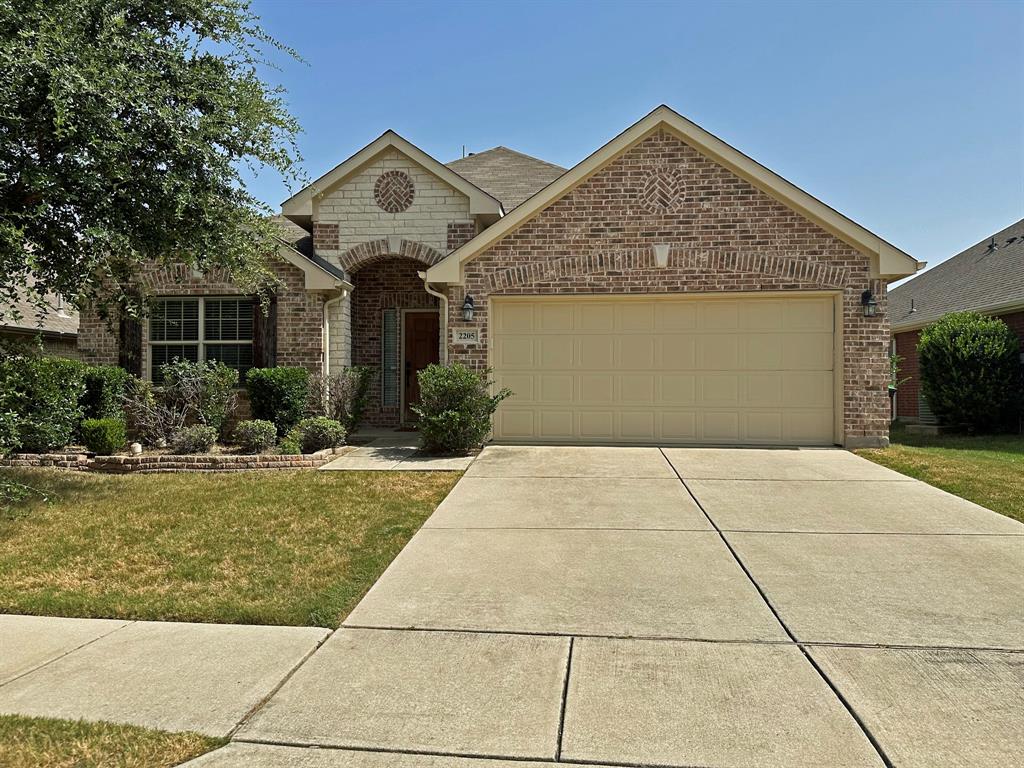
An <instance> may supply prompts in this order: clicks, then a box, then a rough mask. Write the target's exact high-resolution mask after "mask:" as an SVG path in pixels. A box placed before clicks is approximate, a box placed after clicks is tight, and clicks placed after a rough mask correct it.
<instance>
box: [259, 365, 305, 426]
mask: <svg viewBox="0 0 1024 768" xmlns="http://www.w3.org/2000/svg"><path fill="white" fill-rule="evenodd" d="M245 386H246V389H248V391H249V406H250V408H251V409H252V415H253V418H255V419H264V420H266V421H272V422H274V426H275V427H277V434H278V435H279V436H282V435H285V434H287V433H288V431H289V430H290V429H291V428H292V427H294V426H295V425H296V424H298V423H299V420H300V419H301V418H302V416H303V413H304V412H305V409H306V401H307V399H308V398H309V371H307V370H306V369H305V368H252V369H250V370H249V372H248V373H247V374H246V376H245Z"/></svg>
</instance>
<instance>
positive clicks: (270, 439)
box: [235, 419, 277, 453]
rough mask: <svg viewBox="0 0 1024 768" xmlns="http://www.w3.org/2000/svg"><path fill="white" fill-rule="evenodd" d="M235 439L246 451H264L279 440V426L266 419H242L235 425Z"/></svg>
mask: <svg viewBox="0 0 1024 768" xmlns="http://www.w3.org/2000/svg"><path fill="white" fill-rule="evenodd" d="M235 440H236V441H237V442H238V444H239V445H240V446H241V447H242V450H243V451H245V452H246V453H264V452H265V451H267V450H268V449H269V448H272V447H273V446H274V443H275V442H277V427H275V426H274V423H273V422H272V421H266V420H264V419H252V420H250V421H240V422H238V425H237V426H236V427H235Z"/></svg>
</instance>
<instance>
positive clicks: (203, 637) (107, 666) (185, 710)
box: [0, 615, 330, 737]
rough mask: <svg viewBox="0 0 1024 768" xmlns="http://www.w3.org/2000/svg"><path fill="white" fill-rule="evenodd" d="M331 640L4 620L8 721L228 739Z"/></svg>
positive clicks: (2, 705) (2, 686)
mask: <svg viewBox="0 0 1024 768" xmlns="http://www.w3.org/2000/svg"><path fill="white" fill-rule="evenodd" d="M329 634H330V633H329V632H328V630H325V629H317V628H314V627H259V626H233V625H226V624H185V623H170V622H166V623H165V622H147V621H106V620H103V619H60V618H47V617H37V616H8V615H0V713H3V714H19V715H34V716H39V717H57V718H65V719H70V720H78V719H84V720H107V721H111V722H115V723H130V724H133V725H142V726H147V727H150V728H158V729H162V730H168V731H197V732H199V733H203V734H206V735H208V736H217V737H225V736H229V735H230V734H231V733H232V731H233V730H234V729H235V728H236V727H237V726H238V725H239V724H240V723H241V722H242V721H243V720H244V719H245V717H246V716H247V715H248V714H249V713H250V712H251V711H253V709H255V708H256V707H257V706H259V705H260V704H261V703H262V702H263V701H264V700H265V699H266V698H267V697H268V696H269V695H270V694H271V693H273V692H274V690H276V688H277V687H278V686H279V685H280V684H281V683H282V682H283V681H284V680H285V678H287V676H288V675H289V674H290V673H291V672H292V671H293V670H295V669H296V668H297V667H298V666H299V665H300V664H301V663H302V662H303V661H304V660H305V659H306V658H308V657H309V655H310V654H311V653H312V652H313V651H315V650H316V649H317V648H318V647H319V646H320V644H321V643H322V642H323V641H324V640H325V639H326V638H327V636H328V635H329Z"/></svg>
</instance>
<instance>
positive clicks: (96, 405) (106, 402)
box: [81, 365, 132, 419]
mask: <svg viewBox="0 0 1024 768" xmlns="http://www.w3.org/2000/svg"><path fill="white" fill-rule="evenodd" d="M131 378H132V375H131V374H130V373H128V371H126V370H125V369H124V368H121V367H119V366H116V365H89V366H86V368H85V392H84V393H83V395H82V399H81V405H82V415H83V416H84V417H85V418H87V419H117V418H120V417H121V416H122V415H123V409H124V397H125V393H126V392H127V390H128V382H129V380H130V379H131Z"/></svg>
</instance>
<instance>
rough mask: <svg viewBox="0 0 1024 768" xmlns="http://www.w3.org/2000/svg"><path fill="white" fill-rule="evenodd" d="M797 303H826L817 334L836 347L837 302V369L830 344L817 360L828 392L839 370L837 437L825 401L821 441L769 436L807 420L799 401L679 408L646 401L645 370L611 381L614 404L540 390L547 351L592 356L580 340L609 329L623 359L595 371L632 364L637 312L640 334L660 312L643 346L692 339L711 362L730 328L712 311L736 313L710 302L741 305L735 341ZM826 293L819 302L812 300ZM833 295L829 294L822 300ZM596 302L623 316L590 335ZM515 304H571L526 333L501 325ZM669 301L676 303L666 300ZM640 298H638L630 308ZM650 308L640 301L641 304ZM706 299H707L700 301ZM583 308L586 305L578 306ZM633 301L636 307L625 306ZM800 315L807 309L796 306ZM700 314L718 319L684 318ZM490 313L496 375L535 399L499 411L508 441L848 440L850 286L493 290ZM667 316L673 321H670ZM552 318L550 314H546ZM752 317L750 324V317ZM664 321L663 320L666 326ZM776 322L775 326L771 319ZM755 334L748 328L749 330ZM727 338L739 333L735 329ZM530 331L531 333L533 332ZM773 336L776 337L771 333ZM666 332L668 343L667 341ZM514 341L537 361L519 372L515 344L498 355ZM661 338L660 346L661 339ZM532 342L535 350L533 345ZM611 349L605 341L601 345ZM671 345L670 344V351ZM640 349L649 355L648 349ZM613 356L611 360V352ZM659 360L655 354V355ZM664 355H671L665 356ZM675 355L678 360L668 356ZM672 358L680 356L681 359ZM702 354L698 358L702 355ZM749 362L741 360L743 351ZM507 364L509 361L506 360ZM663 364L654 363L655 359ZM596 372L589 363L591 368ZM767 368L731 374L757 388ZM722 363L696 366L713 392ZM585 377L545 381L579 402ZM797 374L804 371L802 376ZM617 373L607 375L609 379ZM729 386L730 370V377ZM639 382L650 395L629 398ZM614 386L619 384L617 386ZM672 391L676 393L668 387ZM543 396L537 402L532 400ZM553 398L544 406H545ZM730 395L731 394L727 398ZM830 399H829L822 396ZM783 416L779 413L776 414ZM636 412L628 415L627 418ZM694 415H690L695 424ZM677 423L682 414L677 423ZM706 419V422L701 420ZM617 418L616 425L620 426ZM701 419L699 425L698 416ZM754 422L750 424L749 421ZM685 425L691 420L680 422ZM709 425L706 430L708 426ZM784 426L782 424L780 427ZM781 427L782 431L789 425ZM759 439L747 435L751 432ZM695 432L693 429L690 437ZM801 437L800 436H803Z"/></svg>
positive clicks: (817, 435) (656, 372) (499, 430)
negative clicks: (628, 339)
mask: <svg viewBox="0 0 1024 768" xmlns="http://www.w3.org/2000/svg"><path fill="white" fill-rule="evenodd" d="M786 299H790V300H796V301H802V303H801V305H800V306H801V307H807V308H813V307H814V305H815V304H817V307H818V308H819V311H818V312H817V314H818V315H819V322H821V323H822V325H821V327H819V328H816V329H814V330H812V331H810V332H812V333H814V334H815V335H816V336H818V337H819V338H818V343H819V344H821V345H827V344H828V341H827V340H826V339H824V338H822V336H823V334H825V333H826V332H827V331H826V330H825V325H824V323H825V322H826V317H827V312H828V305H829V304H831V309H832V312H831V318H828V319H830V320H831V324H832V327H831V337H832V338H831V352H832V358H831V361H830V362H831V370H830V371H829V370H827V369H826V367H825V365H826V362H825V361H826V360H827V358H826V357H825V355H827V347H826V348H823V347H819V348H818V349H819V352H820V353H821V357H820V359H821V360H822V362H820V363H814V365H816V366H820V368H817V369H815V370H816V371H817V372H818V373H819V374H821V377H819V380H818V384H820V385H821V386H822V387H823V388H824V389H823V390H820V391H821V392H822V394H823V396H825V394H826V391H827V389H828V381H827V375H830V376H831V392H830V393H827V394H829V395H830V396H831V403H830V404H829V405H828V408H829V410H830V411H831V419H830V421H831V434H830V435H829V430H828V422H822V421H821V419H822V418H823V417H824V418H826V419H827V418H828V414H826V413H824V412H823V409H824V408H825V407H826V406H825V405H823V404H819V405H818V406H816V410H817V413H815V414H804V416H806V417H807V419H810V420H813V419H814V418H818V419H819V421H818V422H817V423H818V426H817V427H815V428H813V430H812V431H810V432H806V433H805V434H807V435H810V434H813V435H814V437H813V438H807V437H805V436H803V435H800V434H798V431H797V430H788V437H787V436H784V437H783V438H782V439H768V438H767V437H766V436H768V435H772V434H783V433H784V432H787V429H786V427H785V426H784V425H783V423H784V422H786V421H787V420H788V421H789V422H790V423H795V421H794V420H796V419H797V418H798V411H799V410H801V409H797V408H786V407H781V406H780V407H766V408H759V407H757V406H752V405H751V404H750V403H749V402H747V403H746V404H745V405H743V406H742V407H740V406H739V405H735V406H733V407H731V408H730V407H728V406H727V405H723V406H721V407H718V406H714V405H707V404H704V405H700V404H695V405H692V406H687V405H678V406H674V407H673V406H668V405H665V401H664V399H661V400H660V403H661V404H660V405H659V404H653V403H652V404H647V405H644V404H643V403H641V400H642V399H643V398H644V397H647V392H649V391H650V386H651V385H650V384H649V383H647V385H646V388H645V386H644V384H645V382H644V375H643V374H642V375H638V376H634V377H632V378H627V377H628V374H626V375H625V376H624V375H621V374H617V375H616V376H615V383H614V384H613V385H612V384H609V383H607V382H605V383H604V384H603V386H605V388H606V389H607V387H609V386H614V394H610V395H607V397H608V398H611V399H610V400H606V402H607V403H608V405H607V407H605V406H603V405H598V406H592V405H590V404H589V403H588V404H587V405H582V406H581V405H579V404H578V402H577V404H571V403H570V404H567V405H565V406H560V405H558V404H557V403H556V404H555V405H552V400H551V399H550V398H549V397H546V396H545V397H541V396H539V395H537V394H534V393H533V390H534V389H537V388H538V387H540V374H539V369H531V368H529V367H528V366H530V365H538V364H539V363H537V362H536V361H537V360H539V359H540V358H541V356H542V355H544V356H546V357H547V358H548V359H549V360H550V359H552V358H553V356H556V357H557V356H558V355H559V354H564V353H565V351H567V350H569V349H570V348H571V350H572V352H571V353H572V354H574V355H579V356H580V357H579V359H583V357H582V355H583V354H584V352H583V351H582V347H581V346H580V345H582V344H584V343H586V342H585V341H584V337H586V338H593V339H597V338H601V337H606V336H609V335H610V336H612V337H613V339H615V338H616V337H619V338H618V340H617V341H614V340H613V342H612V345H613V346H614V347H615V351H614V352H608V353H606V354H614V356H615V357H614V363H613V364H612V365H609V367H608V368H605V369H603V370H595V371H594V373H595V374H602V373H604V374H609V373H612V372H614V371H617V370H626V369H625V368H623V367H621V366H622V361H623V359H624V357H623V351H624V350H625V351H626V353H627V354H628V352H629V348H630V347H631V346H632V345H626V346H624V345H623V343H622V342H623V341H624V339H623V338H621V337H622V336H625V335H629V334H630V328H629V327H628V323H629V322H630V320H629V318H631V317H636V318H638V319H640V320H641V321H642V322H641V323H640V324H638V325H637V326H636V327H637V328H640V330H637V331H635V333H636V334H637V335H638V336H639V337H640V338H645V337H646V336H647V334H645V333H644V328H643V322H646V320H645V318H646V317H648V316H650V317H651V318H652V320H651V323H654V325H650V326H649V327H650V328H652V329H658V330H652V332H651V336H653V338H652V339H651V340H650V341H651V343H650V344H647V345H639V346H640V347H645V346H646V347H648V348H650V349H651V350H655V351H652V352H651V353H650V354H651V355H655V356H661V357H664V356H665V355H666V354H667V352H665V353H663V352H662V351H661V350H662V347H663V346H664V345H665V343H666V342H667V341H669V340H670V339H671V340H672V341H673V343H676V342H678V343H684V342H686V341H687V340H688V341H689V342H692V344H693V345H695V346H694V349H696V348H697V346H700V349H701V350H703V351H702V352H701V355H702V356H703V357H702V359H704V360H707V359H708V355H711V356H713V355H714V349H715V348H717V346H718V344H719V343H720V342H718V341H716V342H715V343H714V344H712V343H711V336H712V335H714V334H717V333H720V332H723V331H722V329H717V328H715V327H714V325H713V323H711V321H710V320H705V319H704V318H714V317H715V316H717V315H722V316H723V317H724V316H727V315H728V314H729V311H730V310H729V305H728V304H719V305H717V306H716V305H713V304H708V302H724V303H731V307H732V308H733V309H734V310H735V312H736V313H737V317H742V318H745V322H746V323H747V325H748V326H750V327H748V328H740V327H737V328H735V338H736V339H737V340H741V339H742V338H743V337H744V335H750V332H758V331H757V330H756V329H755V328H754V326H753V325H751V324H752V323H754V322H755V320H756V321H757V322H758V323H759V322H760V318H761V317H762V316H763V317H765V318H766V319H769V320H770V319H771V317H772V309H773V308H774V309H775V310H777V314H778V316H779V317H780V318H782V317H784V316H789V315H790V314H793V313H790V312H788V310H790V309H792V308H793V305H789V306H788V307H786V306H785V300H786ZM814 299H818V300H819V301H818V302H814V301H812V300H814ZM780 300H783V301H782V304H780ZM822 300H823V301H822ZM587 303H596V304H604V305H609V304H610V305H614V308H612V309H609V308H608V307H601V308H600V309H598V308H595V310H596V311H594V312H589V313H588V314H589V315H591V316H594V317H601V315H602V313H605V314H607V313H609V312H610V313H612V315H613V316H614V319H613V320H603V321H602V322H605V323H608V322H611V323H613V324H614V327H612V328H611V329H610V330H609V331H608V332H595V331H593V330H591V331H590V332H589V333H587V332H586V331H584V330H582V329H581V328H578V327H577V325H579V324H580V323H581V319H580V318H581V317H582V313H583V312H584V309H583V308H582V307H583V306H584V305H586V304H587ZM515 304H561V305H565V306H564V307H562V308H553V309H552V310H550V311H549V312H546V313H545V317H548V316H550V317H553V318H556V320H555V325H556V328H555V332H554V333H543V332H538V331H536V330H535V329H534V328H533V326H532V323H533V320H532V319H531V320H530V321H529V322H530V323H531V326H530V328H529V329H527V330H523V331H522V332H521V333H520V334H518V335H519V336H520V338H519V339H516V338H514V337H515V336H516V335H517V334H516V333H515V332H514V331H509V330H508V329H507V328H504V329H503V328H502V327H501V321H500V319H499V317H505V315H504V314H503V315H501V316H499V314H498V313H499V311H500V312H503V313H504V312H506V310H505V309H504V308H505V307H509V306H511V305H515ZM665 304H668V305H670V306H664V305H665ZM630 305H633V306H631V307H630ZM636 305H640V306H636ZM698 305H699V306H698ZM576 307H580V308H579V309H576ZM624 307H629V309H621V308H624ZM537 311H538V310H531V311H530V312H524V313H522V316H523V317H525V316H526V315H531V317H532V315H533V314H536V313H537ZM566 313H570V314H571V316H572V317H573V318H576V319H574V320H569V319H566V321H565V322H566V323H568V325H567V326H565V327H566V329H567V332H566V333H565V334H560V333H558V332H557V331H558V323H559V321H558V320H557V318H559V317H563V316H564V317H566V318H568V317H569V315H568V314H566ZM796 314H799V313H796ZM698 316H699V317H700V318H702V319H701V321H700V322H701V323H708V325H706V326H705V325H702V326H701V327H699V328H698V327H697V326H696V325H694V326H693V327H685V323H686V322H691V323H692V322H695V321H692V320H682V318H692V317H698ZM508 317H509V318H514V317H515V315H508ZM488 318H489V332H488V334H487V338H488V341H487V345H488V364H489V366H490V367H491V368H493V369H494V371H495V378H496V380H497V382H498V385H499V386H501V385H502V384H503V383H505V384H509V385H510V387H511V388H512V389H513V391H515V390H516V389H517V387H518V388H519V389H520V390H521V391H520V397H521V398H522V397H525V398H527V399H526V400H525V401H524V400H520V401H519V403H518V404H517V402H516V398H511V399H509V400H506V401H505V403H503V404H502V406H501V407H500V408H499V411H498V414H497V415H496V417H495V434H494V439H495V441H496V442H502V443H527V444H528V443H555V444H594V443H624V444H638V445H652V444H691V445H700V444H715V445H752V444H759V445H778V444H786V445H793V444H803V445H825V444H841V443H842V441H843V432H842V418H843V354H842V350H843V338H842V335H843V333H842V332H843V324H842V293H841V292H840V291H762V292H743V293H739V292H737V293H702V294H690V295H686V294H671V295H665V294H639V295H629V294H594V295H552V296H543V295H528V296H495V297H490V299H489V302H488ZM665 318H669V319H668V320H666V319H665ZM672 318H680V320H673V319H672ZM545 322H546V320H545ZM679 322H682V323H683V324H682V325H679V326H678V327H679V328H683V330H679V331H676V332H672V329H671V328H669V327H668V326H666V325H665V323H668V324H669V325H671V324H672V323H679ZM741 322H742V321H741ZM658 323H661V324H660V325H657V324H658ZM765 327H768V326H765ZM744 330H746V331H749V332H748V333H747V334H744V333H743V331H744ZM793 331H794V329H793V328H791V327H789V328H787V327H784V325H780V326H779V335H783V336H785V335H786V334H788V333H790V332H793ZM725 332H726V335H731V334H728V333H727V329H726V331H725ZM527 337H529V338H527ZM541 337H547V338H551V339H553V341H552V342H551V343H550V344H548V345H547V346H546V349H545V350H543V351H542V350H541V349H540V345H541ZM764 338H765V339H767V338H768V337H767V336H765V337H764ZM659 339H660V341H659ZM501 340H504V341H506V342H508V343H509V344H517V345H518V346H519V348H520V349H522V350H523V351H524V354H525V355H527V356H528V357H527V358H524V359H529V360H530V361H533V362H530V363H526V364H525V365H527V367H522V366H520V367H519V369H518V370H516V368H515V366H516V365H517V363H514V362H513V363H508V360H514V359H515V357H516V355H515V353H514V351H510V350H512V349H513V348H512V346H506V347H503V349H505V352H504V354H505V357H506V358H507V360H506V361H502V360H499V359H498V355H497V354H496V344H498V343H499V341H501ZM776 341H778V342H779V343H780V344H781V343H783V342H784V339H782V340H776ZM659 345H660V346H659ZM527 346H530V349H529V350H528V351H527V350H526V349H525V348H526V347H527ZM596 346H601V345H596ZM737 346H740V342H737ZM746 348H747V349H748V352H746V353H740V355H741V358H742V359H743V360H746V359H747V357H746V355H751V354H756V353H757V351H758V350H759V349H760V347H759V345H756V344H748V346H747V347H746ZM666 349H667V348H666ZM637 354H638V355H640V354H641V353H640V352H639V351H638V352H637ZM608 359H611V358H608ZM649 359H654V358H653V357H650V358H649ZM659 359H661V358H660V357H659ZM665 359H668V358H667V357H665ZM672 359H679V358H676V357H673V358H672ZM693 359H694V360H696V358H693ZM737 359H739V358H737ZM503 362H504V364H503ZM652 365H653V363H652ZM658 366H660V367H655V368H652V369H651V370H649V371H646V374H648V375H649V376H654V377H655V378H656V379H657V383H655V384H654V385H653V386H654V387H655V389H656V391H657V393H659V394H658V395H655V400H658V397H659V396H660V393H661V392H662V389H663V382H662V381H661V378H662V377H663V376H664V375H665V373H664V370H662V368H664V363H658ZM585 370H586V369H584V371H585ZM688 370H690V369H689V368H683V369H679V370H677V371H676V372H677V373H685V372H686V371H688ZM757 370H758V369H757V368H756V367H751V368H727V369H725V371H726V372H727V373H728V372H733V371H735V372H736V373H739V374H740V376H738V377H736V379H737V381H739V382H740V383H739V385H738V386H740V387H743V386H747V387H753V386H754V385H753V383H752V382H753V381H754V379H753V378H752V377H755V376H757V375H758V374H757ZM764 370H767V371H770V372H775V373H792V372H793V371H790V370H789V369H785V368H779V369H777V370H776V369H771V368H769V369H764ZM716 371H717V369H715V368H714V366H711V367H708V368H702V367H700V366H697V365H696V363H694V365H693V372H694V375H695V376H699V377H702V378H700V379H699V380H698V379H695V381H697V384H696V385H695V386H697V387H700V388H701V391H704V390H705V389H707V390H708V391H711V389H712V378H713V377H714V376H715V375H716ZM570 375H571V376H572V377H573V380H572V382H571V383H570V382H569V381H568V379H569V377H570ZM580 375H585V372H584V373H583V374H579V373H577V372H576V370H574V371H573V372H572V374H570V373H569V372H567V371H564V370H563V371H561V372H560V374H556V375H554V376H551V377H547V378H545V380H544V382H543V383H544V386H545V387H546V388H548V389H550V390H551V391H557V390H558V389H559V388H560V387H561V389H562V396H563V397H569V399H570V400H579V396H580V392H581V390H582V386H583V382H582V381H581V379H579V378H578V377H579V376H580ZM795 375H796V374H794V376H795ZM605 378H607V376H605ZM741 379H743V380H745V381H746V382H747V383H746V385H744V384H743V382H742V381H741ZM599 380H600V376H598V375H595V378H594V381H599ZM723 381H725V382H726V383H728V377H726V379H723ZM633 384H636V385H638V386H640V387H641V394H640V395H639V397H640V400H635V401H634V404H633V405H628V404H626V402H627V401H628V400H629V398H628V397H625V396H624V394H625V392H626V390H625V389H624V387H625V386H627V385H633ZM569 387H572V388H573V394H572V395H568V394H566V393H568V391H569V389H568V388H569ZM609 391H610V390H609ZM666 391H668V390H666ZM587 400H588V398H583V400H582V402H587ZM535 401H537V402H538V404H537V405H531V404H532V403H534V402H535ZM545 401H547V403H546V404H544V405H541V404H540V403H544V402H545ZM723 402H724V401H723ZM822 402H824V400H823V401H822ZM527 411H531V412H532V413H533V415H532V416H530V415H527V413H526V412H527ZM542 414H543V417H544V418H545V420H546V422H548V423H549V424H554V425H556V426H555V428H554V429H544V430H541V429H540V428H539V425H538V423H537V422H538V421H539V420H540V419H541V417H542ZM773 415H775V416H777V418H774V419H773V418H772V417H773ZM624 417H626V418H624ZM688 419H689V421H687V420H688ZM673 420H674V421H673ZM716 420H721V423H722V424H723V428H722V431H721V432H718V433H717V434H716V428H715V426H714V423H715V421H716ZM698 421H699V422H700V423H698ZM612 422H614V425H612ZM691 422H692V423H691ZM733 422H734V423H736V424H737V425H738V427H737V429H738V431H737V432H736V434H737V435H739V437H738V438H730V437H728V436H727V435H728V434H729V433H730V427H729V426H728V425H729V424H731V423H733ZM748 422H749V423H748ZM670 424H671V425H681V426H671V427H670ZM706 425H707V428H706V429H705V426H706ZM778 425H782V426H778ZM780 430H781V431H780ZM539 431H544V432H546V433H547V434H538V432H539ZM748 434H749V435H752V437H747V435H748ZM680 435H685V436H680ZM794 436H795V437H794Z"/></svg>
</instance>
